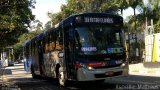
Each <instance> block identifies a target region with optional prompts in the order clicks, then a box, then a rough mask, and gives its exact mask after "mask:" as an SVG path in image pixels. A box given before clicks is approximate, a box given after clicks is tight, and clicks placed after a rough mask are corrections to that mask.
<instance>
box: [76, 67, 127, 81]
mask: <svg viewBox="0 0 160 90" xmlns="http://www.w3.org/2000/svg"><path fill="white" fill-rule="evenodd" d="M127 75H128V67H114V68H103V69H94V70H89V69H86V68H79V69H78V71H77V79H78V81H95V80H102V79H106V78H110V77H117V76H127Z"/></svg>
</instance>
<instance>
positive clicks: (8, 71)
mask: <svg viewBox="0 0 160 90" xmlns="http://www.w3.org/2000/svg"><path fill="white" fill-rule="evenodd" d="M21 78H31V74H30V73H27V72H25V71H24V65H23V63H20V64H15V65H14V66H8V67H5V68H1V69H0V90H1V89H2V88H3V90H19V88H18V86H17V85H15V83H16V81H17V79H21ZM11 88H12V89H11ZM13 88H14V89H13Z"/></svg>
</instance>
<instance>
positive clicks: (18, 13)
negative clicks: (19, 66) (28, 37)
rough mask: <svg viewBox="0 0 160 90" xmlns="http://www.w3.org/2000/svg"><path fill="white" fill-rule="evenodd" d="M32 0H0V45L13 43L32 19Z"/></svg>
mask: <svg viewBox="0 0 160 90" xmlns="http://www.w3.org/2000/svg"><path fill="white" fill-rule="evenodd" d="M34 3H35V2H34V0H0V39H1V42H0V47H1V48H2V47H5V46H9V45H13V44H14V43H16V42H17V41H18V40H17V37H19V36H20V35H21V34H23V33H25V32H27V31H28V30H27V28H28V27H29V23H30V21H31V20H33V19H34V16H33V15H32V12H31V8H34ZM2 42H3V43H2Z"/></svg>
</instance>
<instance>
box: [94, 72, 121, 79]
mask: <svg viewBox="0 0 160 90" xmlns="http://www.w3.org/2000/svg"><path fill="white" fill-rule="evenodd" d="M118 75H122V71H119V72H114V74H113V75H112V76H110V75H106V74H105V73H103V74H95V77H96V78H105V77H113V76H118Z"/></svg>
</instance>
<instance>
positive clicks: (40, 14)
mask: <svg viewBox="0 0 160 90" xmlns="http://www.w3.org/2000/svg"><path fill="white" fill-rule="evenodd" d="M65 3H66V0H36V4H35V9H32V13H33V14H34V15H36V19H38V20H40V21H41V22H42V23H43V26H44V25H45V24H46V23H47V21H49V18H48V16H47V12H52V13H56V12H58V11H60V7H61V5H62V4H65ZM128 15H133V9H132V8H129V9H127V10H125V11H124V13H123V17H124V19H125V18H126V17H127V16H128Z"/></svg>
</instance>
